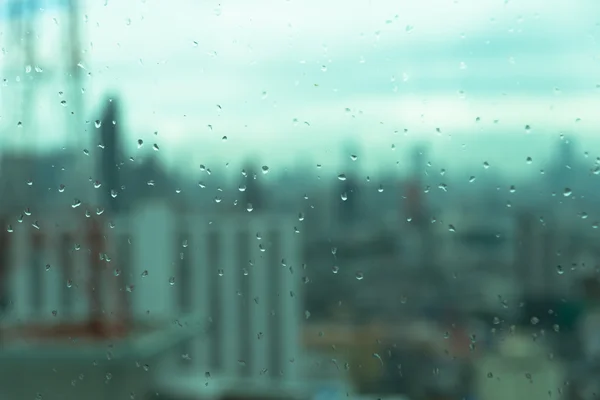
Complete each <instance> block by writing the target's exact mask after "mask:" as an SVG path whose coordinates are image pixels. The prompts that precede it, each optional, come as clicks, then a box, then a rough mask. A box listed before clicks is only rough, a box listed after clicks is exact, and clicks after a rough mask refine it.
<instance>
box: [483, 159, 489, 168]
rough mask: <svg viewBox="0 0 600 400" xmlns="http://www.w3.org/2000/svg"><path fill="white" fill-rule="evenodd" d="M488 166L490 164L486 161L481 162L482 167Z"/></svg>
mask: <svg viewBox="0 0 600 400" xmlns="http://www.w3.org/2000/svg"><path fill="white" fill-rule="evenodd" d="M489 167H490V164H489V163H488V162H487V161H484V162H483V168H485V169H488V168H489Z"/></svg>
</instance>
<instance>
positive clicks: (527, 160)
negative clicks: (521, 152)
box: [525, 157, 533, 164]
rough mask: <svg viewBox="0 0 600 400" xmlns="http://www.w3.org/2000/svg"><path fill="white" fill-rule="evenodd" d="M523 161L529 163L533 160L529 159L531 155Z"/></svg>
mask: <svg viewBox="0 0 600 400" xmlns="http://www.w3.org/2000/svg"><path fill="white" fill-rule="evenodd" d="M525 162H526V163H527V164H531V163H532V162H533V160H532V159H531V157H527V158H526V159H525Z"/></svg>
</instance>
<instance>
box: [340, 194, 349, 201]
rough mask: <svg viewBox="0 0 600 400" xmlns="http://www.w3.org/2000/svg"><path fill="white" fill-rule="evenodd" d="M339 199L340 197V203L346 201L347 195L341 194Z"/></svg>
mask: <svg viewBox="0 0 600 400" xmlns="http://www.w3.org/2000/svg"><path fill="white" fill-rule="evenodd" d="M340 197H341V199H342V201H346V200H348V194H347V193H346V192H344V193H342V194H341V195H340Z"/></svg>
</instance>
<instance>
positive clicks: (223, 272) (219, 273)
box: [217, 268, 225, 276]
mask: <svg viewBox="0 0 600 400" xmlns="http://www.w3.org/2000/svg"><path fill="white" fill-rule="evenodd" d="M217 275H219V276H223V275H225V271H223V269H222V268H219V269H218V270H217Z"/></svg>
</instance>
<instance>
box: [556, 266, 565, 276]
mask: <svg viewBox="0 0 600 400" xmlns="http://www.w3.org/2000/svg"><path fill="white" fill-rule="evenodd" d="M556 272H557V273H558V274H559V275H562V274H564V273H565V270H564V269H563V267H562V265H557V266H556Z"/></svg>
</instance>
